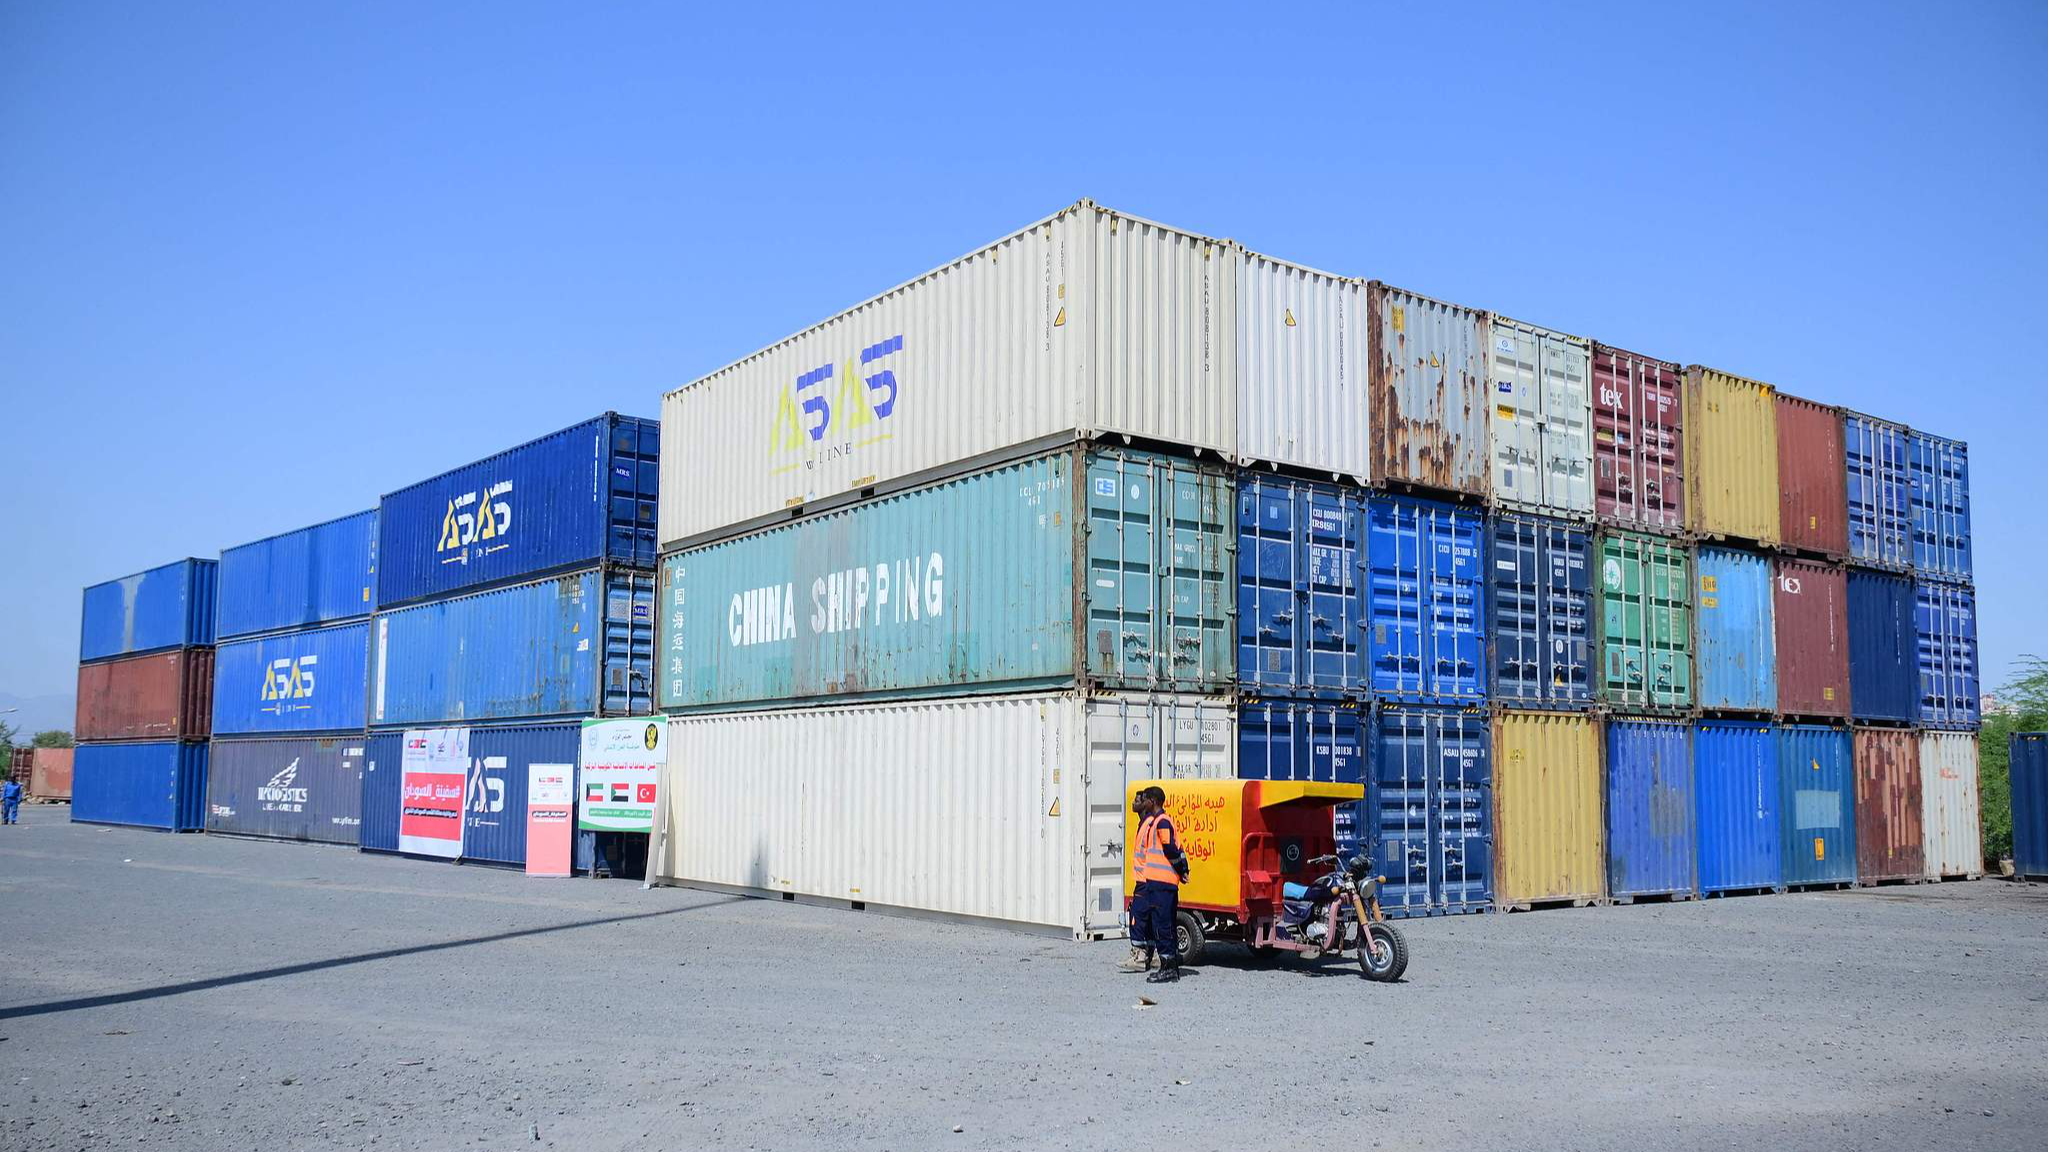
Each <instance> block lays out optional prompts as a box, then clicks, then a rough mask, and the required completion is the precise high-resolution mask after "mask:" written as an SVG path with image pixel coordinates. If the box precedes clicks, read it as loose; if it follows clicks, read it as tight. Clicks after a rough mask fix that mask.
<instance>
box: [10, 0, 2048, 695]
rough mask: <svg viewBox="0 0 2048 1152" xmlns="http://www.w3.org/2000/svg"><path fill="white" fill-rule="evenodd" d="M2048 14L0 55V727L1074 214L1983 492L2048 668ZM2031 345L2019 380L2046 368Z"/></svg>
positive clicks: (616, 18) (218, 20) (375, 41)
mask: <svg viewBox="0 0 2048 1152" xmlns="http://www.w3.org/2000/svg"><path fill="white" fill-rule="evenodd" d="M2044 64H2048V7H2044V6H2042V5H2039V4H2027V3H2011V4H1997V3H1986V4H1963V5H1926V4H1913V5H1906V4H1898V5H1891V4H1799V5H1783V4H1759V5H1714V6H1708V5H1656V6H1649V5H1643V6H1636V5H1615V6H1593V5H1570V6H1557V7H1552V6H1548V5H1500V6H1492V5H1485V4H1460V5H1413V4H1402V5H1394V4H1382V3H1374V4H1357V5H1332V6H1324V5H1317V4H1305V5H1290V6H1243V7H1242V8H1234V7H1215V8H1206V7H1202V6H1199V5H1171V6H1161V7H1158V8H1152V9H1135V10H1122V9H1116V8H1114V7H1109V6H1105V7H1095V8H1089V7H1078V8H1077V7H1071V6H1068V7H1060V6H1045V5H1032V6H1028V7H1023V8H1018V9H1012V10H1004V9H1000V8H998V7H997V6H994V5H989V6H981V5H949V6H942V7H932V8H928V9H921V10H920V9H889V8H886V7H885V6H865V5H863V6H835V7H831V8H825V7H817V8H812V7H798V8H793V9H789V10H785V11H781V12H775V11H770V10H769V6H765V5H763V6H754V7H751V8H750V7H748V6H735V5H720V6H710V5H706V6H683V5H646V6H639V5H630V4H612V5H604V6H601V9H600V8H599V7H598V6H579V5H566V4H562V5H521V4H478V5H473V6H465V5H454V4H433V5H399V4H361V5H346V6H314V5H269V4H246V5H205V4H200V5H115V4H106V3H67V4H36V3H12V4H6V5H0V141H4V145H0V253H5V256H4V259H0V397H4V400H0V405H4V411H5V413H6V427H7V429H8V435H7V437H6V441H7V446H6V455H7V459H8V465H7V467H6V468H4V469H0V486H4V495H5V499H4V501H0V524H4V532H5V541H6V549H5V554H6V555H7V556H8V557H9V560H10V561H11V562H10V563H8V564H6V565H5V566H4V567H0V604H5V605H6V610H5V614H4V620H0V693H12V694H15V695H23V696H32V695H39V694H45V693H61V692H68V691H69V690H70V688H71V687H72V683H73V677H74V674H75V668H74V664H75V661H76V652H77V614H78V591H79V588H80V587H81V586H82V585H84V584H86V583H89V582H92V581H95V580H99V579H103V578H107V577H111V576H117V575H121V574H123V573H127V572H130V571H134V570H136V569H138V568H142V567H146V566H148V565H151V564H155V563H159V562H162V561H164V560H167V559H171V558H175V557H178V556H183V555H187V554H198V555H213V554H215V553H217V552H218V551H219V550H220V549H221V548H222V547H224V546H229V545H233V544H236V543H240V542H243V541H246V540H250V539H253V538H256V537H260V536H264V535H268V534H270V533H273V532H277V531H281V530H284V529H288V528H293V527H297V526H300V525H304V524H309V523H313V522H315V521H319V520H323V519H327V518H329V517H332V516H335V515H338V514H341V513H345V512H349V511H353V510H356V509H360V508H364V507H368V506H370V505H371V504H372V503H374V501H375V499H376V497H377V495H378V494H379V493H380V492H384V491H388V490H391V489H393V488H395V487H398V486H400V485H401V484H403V483H405V482H408V481H410V480H414V479H417V478H420V477H422V476H425V475H429V474H431V473H433V472H436V471H440V470H442V469H444V468H446V467H450V466H452V465H454V464H457V463H461V462H463V461H465V460H468V459H470V458H473V457H476V456H480V455H483V454H485V453H486V452H489V451H492V450H495V449H498V448H501V447H504V446H507V445H510V444H513V443H516V442H519V441H522V440H525V439H527V438H530V437H531V436H533V435H536V434H538V433H540V432H543V431H546V430H549V429H552V428H555V427H559V426H563V425H567V424H570V423H572V422H574V421H576V420H577V419H580V418H582V417H585V416H589V415H592V414H594V413H597V412H600V411H603V410H606V409H617V410H620V411H625V412H630V413H636V414H643V415H656V414H658V413H657V410H658V406H659V397H660V395H661V393H662V392H663V391H664V390H666V389H668V388H672V387H674V386H676V385H679V384H681V383H684V382H687V381H688V380H690V379H691V378H693V377H694V376H696V375H699V374H701V373H703V372H705V371H707V370H710V369H713V368H716V367H718V366H720V365H723V364H725V363H727V362H728V361H730V360H732V359H734V358H735V357H737V356H740V355H742V354H744V353H747V352H750V351H752V350H754V349H755V348H757V347H759V346H761V345H763V344H765V343H767V342H769V341H771V340H773V339H775V338H776V337H778V336H781V335H784V334H786V333H788V332H790V331H792V330H794V329H796V328H799V327H802V326H804V325H805V324H807V323H810V322H812V321H815V320H818V319H821V318H823V317H824V316H826V315H829V314H830V313H832V312H834V311H836V310H837V309H839V308H841V307H844V306H846V305H848V304H851V303H854V302H856V301H858V300H861V299H863V298H865V297H867V296H869V295H871V294H873V293H874V292H876V291H878V290H880V289H882V288H885V287H888V286H890V285H892V284H895V283H897V282H899V281H902V280H904V279H906V278H908V277H910V276H912V275H914V274H916V273H918V272H920V271H923V270H924V269H926V268H928V267H931V266H932V265H935V264H938V263H941V262H943V261H944V260H947V259H949V258H951V257H953V256H956V255H958V254H960V253H962V252H964V251H966V250H968V249H969V248H971V247H973V246H975V245H977V244H979V243H981V242H983V241H986V240H990V239H993V238H995V237H996V236H998V235H1001V234H1002V233H1004V232H1007V231H1009V230H1011V229H1014V228H1016V227H1019V226H1021V225H1023V224H1025V223H1028V222H1030V221H1031V220H1034V219H1037V218H1038V217H1040V216H1043V215H1045V214H1047V213H1049V212H1051V211H1053V210H1055V209H1057V208H1059V207H1060V206H1062V205H1064V204H1067V203H1069V202H1071V201H1073V200H1075V199H1078V198H1079V197H1082V196H1090V197H1093V198H1095V199H1097V200H1100V201H1102V202H1104V203H1106V204H1109V205H1112V206H1114V207H1117V208H1120V209H1122V210H1125V211H1128V212H1133V213H1136V214H1139V215H1144V216H1150V217H1153V218H1155V219H1159V220H1163V221H1167V222H1169V223H1172V224H1175V225H1178V226H1181V227H1184V228H1189V229H1192V230H1197V231H1202V232H1207V233H1210V234H1215V235H1223V236H1229V237H1232V238H1235V239H1238V240H1241V241H1243V242H1245V243H1246V244H1248V245H1251V246H1252V247H1255V248H1258V249H1260V250H1262V251H1267V252H1271V253H1274V254H1276V255H1280V256H1284V257H1288V258H1292V259H1296V260H1300V261H1303V262H1306V263H1310V264H1314V265H1316V266H1318V267H1323V268H1328V269H1331V270H1334V271H1339V272H1344V273H1348V274H1353V275H1362V276H1376V277H1380V278H1384V279H1386V280H1389V281H1391V282H1394V283H1398V284H1401V285H1403V286H1410V287H1414V288H1417V289H1420V290H1423V291H1427V292H1430V293H1432V294H1435V295H1438V296H1443V297H1448V298H1450V299H1454V300H1457V301H1460V302H1462V303H1468V304H1472V305H1475V306H1480V307H1490V308H1497V309H1499V310H1501V311H1504V312H1509V313H1512V314H1513V315H1515V316H1517V317H1521V318H1525V319H1529V320H1532V321H1535V322H1537V323H1543V324H1549V325H1553V326H1556V327H1559V328H1563V329H1565V330H1568V331H1573V332H1578V333H1582V334H1586V335H1590V336H1594V337H1597V338H1600V339H1603V340H1608V341H1610V342H1613V343H1616V344H1620V345H1623V346H1626V347H1630V348H1635V349H1640V350H1642V351H1645V352H1649V353H1653V354H1656V355H1660V356H1664V357H1666V358H1669V359H1674V360H1680V361H1686V362H1695V361H1696V362H1702V363H1708V364H1713V365H1715V366H1718V367H1724V368H1727V369H1729V370H1731V371H1736V372H1740V373H1744V374H1747V375H1752V376H1757V377H1760V378H1763V379H1767V380H1770V381H1772V382H1774V383H1777V384H1778V385H1779V386H1781V387H1782V388H1784V389H1785V390H1787V391H1791V392H1796V393H1800V394H1803V395H1807V396H1812V397H1814V398H1817V399H1820V400H1824V401H1828V402H1832V403H1845V404H1849V405H1852V406H1854V407H1857V408H1859V409H1862V410H1865V411H1871V412H1875V413H1879V414H1883V415H1888V416H1891V417H1894V418H1897V419H1901V420H1904V421H1907V422H1909V423H1913V424H1916V425H1920V426H1924V427H1928V428H1931V429H1933V430H1935V431H1939V432H1942V433H1945V434H1948V435H1954V436H1960V437H1963V438H1966V439H1968V440H1969V441H1970V442H1971V444H1972V449H1973V458H1972V463H1973V468H1974V472H1975V477H1974V478H1975V496H1976V507H1975V511H1976V532H1977V565H1978V584H1979V591H1980V599H1981V602H1980V617H1981V621H1982V639H1983V651H1984V657H1985V669H1986V673H1987V681H1988V682H1994V683H1995V682H1996V681H1998V680H1999V679H2000V678H2001V673H2002V672H2003V671H2004V670H2005V669H2006V668H2008V667H2009V665H2010V663H2011V661H2012V660H2013V658H2014V657H2015V656H2017V655H2018V654H2019V653H2021V652H2040V653H2044V654H2048V642H2044V640H2048V608H2044V606H2043V605H2044V603H2048V598H2044V597H2043V596H2042V595H2041V594H2040V589H2039V586H2038V585H2039V579H2040V578H2039V576H2038V573H2039V571H2040V570H2041V568H2042V561H2043V559H2044V546H2043V544H2042V543H2041V535H2040V531H2039V527H2040V524H2041V521H2042V518H2043V511H2042V509H2041V508H2040V506H2039V504H2038V503H2037V501H2038V493H2039V492H2040V491H2041V476H2042V474H2043V464H2044V457H2048V453H2044V450H2043V448H2042V445H2041V442H2040V438H2041V436H2042V434H2043V425H2044V417H2048V403H2044V401H2043V400H2042V399H2041V395H2040V389H2041V387H2042V385H2041V382H2040V381H2039V380H2038V379H2037V377H2038V375H2039V374H2038V372H2037V371H2036V370H2035V369H2034V365H2035V363H2036V362H2037V360H2038V359H2039V357H2038V356H2036V355H2034V349H2033V346H2034V345H2035V344H2036V343H2038V341H2039V340H2040V339H2041V337H2040V336H2039V335H2038V333H2039V330H2040V329H2041V327H2042V323H2043V321H2042V317H2043V316H2044V315H2048V307H2044V305H2048V290H2044V288H2043V272H2042V269H2043V268H2044V267H2048V220H2044V216H2048V181H2044V179H2043V177H2044V175H2048V157H2044V150H2048V67H2044V66H2043V65H2044ZM2029 333H2036V335H2029Z"/></svg>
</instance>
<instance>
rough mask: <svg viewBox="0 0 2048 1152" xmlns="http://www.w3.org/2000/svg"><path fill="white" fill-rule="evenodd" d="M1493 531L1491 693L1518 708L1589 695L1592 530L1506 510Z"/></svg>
mask: <svg viewBox="0 0 2048 1152" xmlns="http://www.w3.org/2000/svg"><path fill="white" fill-rule="evenodd" d="M1492 525H1493V531H1492V540H1493V564H1492V566H1491V568H1490V571H1491V573H1492V584H1493V587H1492V588H1491V589H1490V590H1489V591H1490V594H1491V596H1492V600H1493V699H1494V700H1496V701H1498V702H1499V703H1501V704H1503V705H1512V706H1514V707H1516V708H1585V707H1589V706H1590V705H1591V704H1592V701H1593V684H1592V668H1591V666H1590V664H1589V661H1590V660H1591V659H1592V655H1591V653H1592V613H1593V579H1592V570H1591V568H1590V563H1591V548H1592V539H1593V538H1592V536H1591V534H1589V533H1588V532H1587V531H1586V530H1585V529H1584V528H1580V527H1577V526H1575V525H1573V524H1570V523H1568V522H1566V521H1563V520H1554V519H1551V518H1550V517H1547V516H1519V515H1512V514H1507V513H1503V514H1501V515H1498V516H1495V517H1494V518H1493V520H1492Z"/></svg>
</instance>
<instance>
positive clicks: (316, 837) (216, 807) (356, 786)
mask: <svg viewBox="0 0 2048 1152" xmlns="http://www.w3.org/2000/svg"><path fill="white" fill-rule="evenodd" d="M362 811H363V737H362V734H361V733H360V732H359V733H357V734H355V735H353V736H329V737H304V736H301V737H292V738H287V739H282V740H216V741H214V742H213V754H212V757H211V762H210V763H209V764H208V765H207V771H206V830H207V831H208V832H220V833H227V834H230V835H236V836H261V837H265V838H269V839H275V840H300V841H305V842H309V843H318V844H347V845H349V846H351V847H353V846H354V845H355V844H356V840H357V829H358V828H359V827H360V826H361V825H362V822H363V821H362Z"/></svg>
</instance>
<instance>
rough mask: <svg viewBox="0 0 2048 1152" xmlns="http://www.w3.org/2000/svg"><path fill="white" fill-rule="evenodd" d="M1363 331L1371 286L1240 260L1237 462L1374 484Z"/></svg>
mask: <svg viewBox="0 0 2048 1152" xmlns="http://www.w3.org/2000/svg"><path fill="white" fill-rule="evenodd" d="M1366 330H1367V328H1366V308H1365V281H1363V280H1352V279H1347V278H1345V277H1342V276H1333V275H1331V274H1330V273H1327V272H1318V271H1316V270H1314V269H1312V268H1304V267H1302V266H1300V265H1298V264H1289V263H1287V262H1286V261H1284V260H1275V259H1273V258H1271V257H1268V256H1261V255H1259V254H1257V253H1255V252H1246V253H1244V254H1243V255H1242V256H1241V257H1240V259H1239V262H1238V279H1237V386H1238V392H1237V397H1238V399H1237V446H1238V447H1237V455H1238V459H1240V460H1242V461H1244V462H1246V463H1252V464H1290V465H1294V466H1296V467H1300V468H1309V469H1313V470H1315V471H1317V472H1325V473H1328V474H1329V475H1330V476H1331V477H1333V478H1336V479H1349V480H1351V481H1353V482H1355V483H1358V484H1365V483H1367V482H1369V481H1370V480H1371V479H1372V477H1371V475H1370V471H1371V469H1370V467H1369V466H1368V464H1367V456H1366V449H1367V444H1368V437H1370V435H1371V432H1372V424H1371V412H1372V409H1371V403H1372V391H1371V387H1370V384H1371V373H1370V371H1369V369H1368V367H1367V365H1368V363H1369V361H1368V360H1367V358H1366V352H1365V348H1366V339H1365V335H1366Z"/></svg>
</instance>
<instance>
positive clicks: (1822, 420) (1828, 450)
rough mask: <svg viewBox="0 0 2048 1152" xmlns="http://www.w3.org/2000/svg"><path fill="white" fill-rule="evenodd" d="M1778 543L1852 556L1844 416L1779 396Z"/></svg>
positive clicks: (1825, 408) (1819, 551)
mask: <svg viewBox="0 0 2048 1152" xmlns="http://www.w3.org/2000/svg"><path fill="white" fill-rule="evenodd" d="M1777 417H1778V419H1777V423H1778V537H1779V540H1780V542H1782V543H1783V544H1785V545H1786V546H1788V547H1792V548H1800V549H1804V550H1805V551H1808V552H1818V553H1821V554H1822V555H1826V556H1842V555H1846V554H1847V553H1848V551H1849V522H1848V496H1847V495H1846V493H1845V489H1844V485H1845V484H1846V482H1847V480H1846V473H1845V472H1844V470H1843V448H1842V410H1841V409H1839V408H1835V407H1832V406H1830V405H1826V404H1820V403H1816V402H1814V401H1812V400H1806V399H1802V398H1800V397H1798V396H1787V395H1786V394H1784V393H1783V392H1780V393H1778V413H1777Z"/></svg>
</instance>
